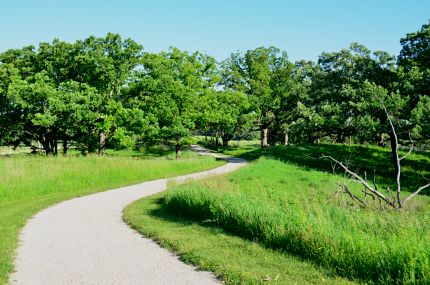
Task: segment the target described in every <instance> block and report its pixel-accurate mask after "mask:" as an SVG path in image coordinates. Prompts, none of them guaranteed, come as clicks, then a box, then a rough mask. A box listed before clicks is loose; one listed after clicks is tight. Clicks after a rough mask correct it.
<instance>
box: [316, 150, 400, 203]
mask: <svg viewBox="0 0 430 285" xmlns="http://www.w3.org/2000/svg"><path fill="white" fill-rule="evenodd" d="M321 157H322V158H329V159H331V160H332V161H334V162H336V163H337V164H338V165H339V166H340V167H342V168H343V169H344V170H345V172H347V173H348V174H350V175H351V176H352V177H354V178H355V179H356V180H357V181H359V182H360V183H361V184H362V185H363V186H364V187H366V189H367V190H369V191H370V192H372V193H373V194H375V195H376V196H377V197H379V198H381V199H382V200H384V201H385V202H386V203H387V204H389V205H390V206H392V207H393V208H395V205H394V203H393V202H392V201H390V200H389V199H388V198H387V197H385V195H384V194H382V193H381V192H379V191H378V190H375V189H373V188H372V187H371V186H370V185H369V184H368V183H367V182H366V181H365V180H364V179H363V178H361V177H360V176H359V175H357V174H356V173H354V172H352V171H351V170H349V169H348V167H346V166H345V165H344V164H343V163H342V162H340V161H338V160H336V159H334V158H333V157H331V156H327V155H322V156H321Z"/></svg>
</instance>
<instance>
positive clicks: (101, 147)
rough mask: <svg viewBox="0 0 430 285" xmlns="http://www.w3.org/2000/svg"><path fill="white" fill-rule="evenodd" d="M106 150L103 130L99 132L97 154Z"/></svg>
mask: <svg viewBox="0 0 430 285" xmlns="http://www.w3.org/2000/svg"><path fill="white" fill-rule="evenodd" d="M105 150H106V134H105V133H104V132H100V133H99V155H104V154H105Z"/></svg>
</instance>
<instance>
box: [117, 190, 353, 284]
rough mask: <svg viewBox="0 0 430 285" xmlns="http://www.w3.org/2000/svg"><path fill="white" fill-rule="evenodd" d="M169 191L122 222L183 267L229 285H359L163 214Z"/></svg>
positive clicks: (130, 210)
mask: <svg viewBox="0 0 430 285" xmlns="http://www.w3.org/2000/svg"><path fill="white" fill-rule="evenodd" d="M168 192H169V190H168V191H165V192H163V193H158V194H155V195H152V196H149V197H145V198H143V199H140V200H138V201H136V202H134V203H132V204H130V205H129V206H127V207H126V208H125V209H124V215H123V219H124V221H125V222H126V223H127V224H128V225H129V226H130V227H131V228H133V229H135V230H136V231H138V232H139V233H140V234H142V235H143V236H145V237H147V238H150V239H152V240H154V241H155V242H157V243H159V244H160V245H161V246H162V247H164V248H166V249H168V250H169V251H171V252H174V253H175V254H177V255H178V256H179V257H180V259H181V260H182V261H184V262H185V263H188V264H193V265H195V266H196V267H197V268H198V269H200V270H208V271H212V272H214V273H215V275H216V276H218V277H219V278H220V279H221V280H222V281H223V282H224V283H225V284H265V283H267V282H272V283H277V284H356V283H354V282H352V281H349V280H347V279H343V278H340V277H337V276H335V275H333V274H332V272H329V271H327V270H325V269H323V268H319V267H317V266H315V265H314V264H312V263H311V262H306V261H302V260H300V259H298V258H296V257H293V256H291V255H289V254H286V253H282V252H280V251H276V250H272V249H268V248H265V247H264V246H262V245H260V244H258V243H257V242H252V241H249V240H246V239H242V238H240V237H237V236H235V235H232V234H229V233H226V232H225V231H223V230H222V229H220V228H217V227H213V226H211V225H210V224H209V225H208V226H207V225H206V224H205V222H193V221H190V220H187V219H182V218H180V217H178V216H177V215H174V214H171V213H169V212H166V211H163V209H162V205H161V204H162V199H163V197H164V196H165V195H166V193H168ZM280 264H282V266H279V265H280Z"/></svg>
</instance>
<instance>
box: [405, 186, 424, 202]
mask: <svg viewBox="0 0 430 285" xmlns="http://www.w3.org/2000/svg"><path fill="white" fill-rule="evenodd" d="M428 187H430V183H428V184H426V185H424V186H421V187H420V188H418V190H417V191H415V192H414V193H412V194H411V195H409V196H408V197H407V198H406V199H405V200H404V201H403V204H404V203H406V202H408V201H409V200H410V199H412V198H413V197H415V196H416V195H418V194H419V193H420V192H421V191H422V190H424V189H426V188H428Z"/></svg>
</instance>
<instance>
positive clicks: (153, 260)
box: [10, 146, 246, 285]
mask: <svg viewBox="0 0 430 285" xmlns="http://www.w3.org/2000/svg"><path fill="white" fill-rule="evenodd" d="M192 149H193V150H195V151H197V152H199V153H201V154H203V155H213V156H219V155H216V154H213V153H211V152H209V151H208V150H206V149H204V148H202V147H199V146H192ZM226 159H227V164H225V165H223V166H221V167H218V168H215V169H212V170H208V171H203V172H199V173H194V174H188V175H183V176H178V177H174V178H170V179H158V180H154V181H149V182H144V183H140V184H137V185H132V186H127V187H122V188H118V189H114V190H109V191H105V192H100V193H96V194H92V195H88V196H84V197H80V198H75V199H71V200H68V201H65V202H62V203H59V204H56V205H54V206H52V207H49V208H47V209H45V210H43V211H41V212H39V213H38V214H36V215H35V216H34V217H33V218H32V219H30V220H29V221H28V222H27V224H26V225H25V227H24V228H23V230H22V232H21V234H20V245H19V247H18V249H17V252H16V258H15V269H16V272H15V273H13V274H12V275H11V276H10V283H11V284H29V285H30V284H31V285H39V284H40V285H60V284H94V285H95V284H115V285H118V284H154V285H162V284H163V285H164V284H196V285H197V284H198V285H204V284H219V281H218V280H216V279H215V277H214V276H213V274H211V273H209V272H203V271H197V270H196V269H195V268H194V267H193V266H191V265H187V264H184V263H182V262H181V261H180V260H179V259H178V257H176V256H175V255H173V254H172V253H170V252H168V251H167V250H165V249H163V248H161V247H160V246H159V245H158V244H156V243H155V242H153V241H152V240H150V239H146V238H143V237H142V236H141V235H140V234H138V233H137V232H136V231H134V230H132V229H131V228H130V227H129V226H128V225H126V224H125V223H124V222H123V220H122V212H123V209H124V208H125V207H126V206H127V205H129V204H130V203H132V202H134V201H136V200H138V199H140V198H143V197H145V196H149V195H152V194H154V193H157V192H161V191H164V190H166V188H167V182H168V181H174V182H176V183H183V182H184V181H186V180H188V179H201V178H205V177H208V176H212V175H220V174H223V173H228V172H231V171H234V170H236V169H238V168H240V167H242V166H244V165H245V164H246V161H244V160H242V159H237V158H226Z"/></svg>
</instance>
